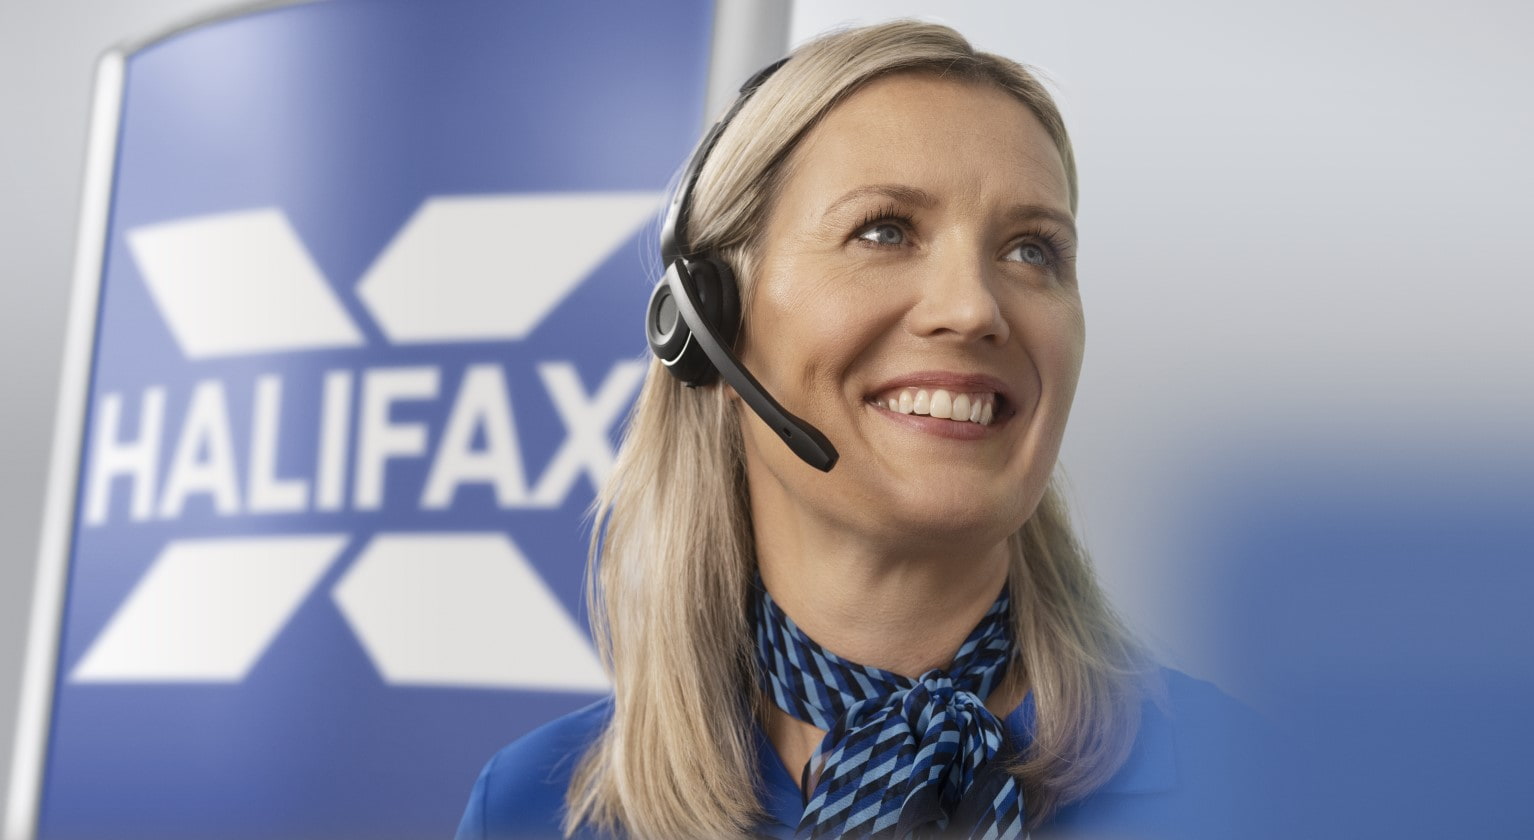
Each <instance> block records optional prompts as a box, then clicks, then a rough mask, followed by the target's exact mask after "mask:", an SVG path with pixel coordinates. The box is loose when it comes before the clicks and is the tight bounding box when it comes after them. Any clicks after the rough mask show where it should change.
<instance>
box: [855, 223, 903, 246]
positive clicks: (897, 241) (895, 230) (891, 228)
mask: <svg viewBox="0 0 1534 840" xmlns="http://www.w3.org/2000/svg"><path fill="white" fill-rule="evenodd" d="M858 239H861V240H863V241H864V242H872V243H873V244H875V245H903V244H905V231H903V230H901V229H900V226H899V225H897V224H893V223H891V222H881V223H879V224H875V225H869V226H868V227H866V228H863V232H862V233H859V234H858Z"/></svg>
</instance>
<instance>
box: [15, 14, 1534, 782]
mask: <svg viewBox="0 0 1534 840" xmlns="http://www.w3.org/2000/svg"><path fill="white" fill-rule="evenodd" d="M226 5H227V4H226V3H223V2H210V1H209V0H136V2H120V1H119V2H110V0H53V2H49V3H31V4H28V3H6V4H0V126H3V127H0V758H3V760H0V791H3V790H4V789H5V781H6V774H7V773H8V772H9V755H10V740H11V731H10V722H11V721H12V720H13V719H14V713H15V700H16V693H17V691H18V689H19V686H18V684H17V681H18V677H19V673H20V668H21V652H22V647H23V635H24V632H23V631H24V627H25V622H26V618H27V611H28V607H29V601H30V588H31V583H32V565H33V562H34V559H35V557H34V555H35V551H36V547H37V539H38V534H37V523H38V520H39V517H40V514H41V498H42V488H43V485H44V482H45V479H46V471H47V454H48V450H49V446H50V442H51V430H52V423H53V412H54V405H55V401H56V398H57V375H58V370H59V364H60V359H61V354H62V342H63V325H64V321H65V306H66V301H67V299H68V291H69V290H68V281H69V277H70V272H71V262H72V254H73V248H74V229H75V222H76V219H75V213H76V210H77V203H78V200H79V198H78V197H79V190H80V174H81V172H80V170H81V162H82V157H83V153H84V142H85V129H86V119H87V115H88V106H89V93H90V85H91V80H92V74H93V65H94V60H95V57H96V56H97V55H98V54H99V53H100V52H101V51H102V50H104V49H106V48H107V47H109V46H110V45H112V44H113V43H115V42H117V41H119V40H122V39H125V38H133V37H137V36H140V35H143V34H146V33H148V32H152V31H155V30H157V29H159V28H161V27H162V26H164V25H167V24H170V23H173V22H177V21H180V20H182V19H185V18H187V17H189V16H192V15H196V14H200V13H203V12H206V11H210V10H213V9H217V8H221V7H224V6H226ZM935 6H936V4H933V3H926V2H914V0H879V2H871V1H870V2H852V0H815V2H808V0H806V2H800V3H797V4H795V8H794V23H793V31H794V38H795V40H796V41H798V40H802V39H803V38H804V37H806V36H808V35H810V34H812V33H815V32H819V31H822V30H823V29H825V28H827V27H829V26H832V25H836V24H839V23H843V22H850V21H861V22H866V21H871V20H876V19H882V18H887V17H894V16H901V15H917V16H922V17H929V18H933V19H937V20H941V21H943V22H947V23H950V24H952V25H954V26H956V27H957V28H959V29H960V30H961V31H963V32H965V33H966V34H967V35H969V36H970V37H971V38H972V39H973V40H974V41H975V42H976V43H977V44H978V45H979V46H980V47H982V48H984V49H989V50H992V51H996V52H1001V53H1003V54H1006V55H1010V56H1013V57H1017V58H1019V59H1021V60H1024V61H1026V62H1029V63H1031V64H1034V65H1037V66H1039V67H1041V68H1042V69H1043V70H1045V71H1046V72H1047V73H1048V74H1049V75H1050V76H1052V77H1053V78H1054V79H1055V80H1056V83H1057V84H1056V89H1057V90H1058V92H1059V96H1060V100H1061V104H1062V107H1063V109H1064V111H1065V113H1066V117H1067V121H1068V123H1069V124H1070V126H1071V130H1072V133H1073V135H1074V137H1075V140H1076V145H1077V152H1078V156H1079V159H1080V165H1081V171H1082V184H1083V199H1082V212H1081V218H1080V223H1081V227H1082V231H1083V245H1084V248H1083V254H1082V257H1081V277H1082V289H1083V296H1084V298H1085V302H1086V307H1087V317H1088V325H1089V328H1088V329H1089V340H1088V356H1087V364H1086V369H1085V371H1084V374H1083V380H1082V383H1081V388H1080V391H1079V395H1078V399H1077V404H1076V407H1075V413H1074V415H1073V419H1072V427H1071V431H1070V433H1069V435H1068V438H1067V442H1066V450H1065V452H1064V453H1063V455H1062V461H1063V462H1064V464H1065V465H1066V467H1067V471H1068V474H1069V475H1070V477H1071V479H1072V485H1073V488H1074V493H1073V495H1074V499H1075V502H1076V505H1077V511H1078V518H1079V521H1080V524H1081V526H1082V528H1083V531H1084V533H1085V537H1086V540H1087V542H1088V545H1089V547H1090V548H1091V549H1092V550H1093V552H1094V553H1095V555H1096V557H1097V561H1098V564H1099V568H1100V569H1101V573H1102V575H1103V578H1104V581H1105V583H1106V585H1107V586H1108V588H1109V590H1110V592H1111V593H1112V594H1113V596H1114V597H1115V599H1116V601H1117V603H1118V604H1119V606H1120V608H1121V610H1122V611H1123V612H1124V613H1125V614H1126V616H1127V617H1128V618H1129V620H1130V621H1131V622H1132V623H1133V624H1134V625H1135V626H1136V627H1137V628H1139V629H1140V630H1141V632H1142V633H1143V634H1144V635H1145V636H1146V637H1147V638H1148V639H1150V640H1151V642H1152V644H1153V645H1154V646H1155V647H1156V648H1157V649H1158V650H1159V651H1160V652H1161V653H1162V655H1163V656H1164V657H1165V658H1166V659H1167V660H1169V661H1170V662H1172V663H1173V664H1177V665H1179V666H1181V667H1183V668H1184V669H1186V670H1188V671H1190V672H1192V673H1194V674H1197V675H1200V676H1204V677H1206V678H1211V679H1214V680H1215V681H1216V682H1220V683H1221V684H1222V685H1224V686H1225V687H1226V688H1227V689H1228V690H1230V691H1232V692H1234V693H1236V694H1238V695H1242V694H1244V693H1245V692H1244V691H1243V686H1242V685H1241V684H1240V683H1239V680H1238V679H1237V678H1236V677H1234V676H1232V675H1231V674H1230V673H1229V672H1227V671H1225V670H1223V666H1222V661H1221V651H1220V650H1219V649H1218V646H1217V641H1218V640H1217V639H1215V638H1214V637H1213V636H1212V634H1210V633H1209V632H1208V625H1207V622H1206V621H1205V620H1204V617H1203V616H1201V613H1200V610H1199V609H1198V599H1199V598H1200V597H1202V595H1201V594H1200V593H1199V591H1198V589H1197V587H1196V586H1190V585H1189V583H1190V581H1196V580H1197V579H1198V576H1199V574H1200V569H1199V568H1198V567H1197V565H1196V562H1195V559H1194V558H1196V557H1197V554H1196V552H1193V551H1191V550H1189V546H1190V541H1191V540H1192V539H1193V537H1192V536H1190V534H1189V533H1188V530H1189V529H1188V523H1189V522H1196V521H1197V518H1198V515H1199V511H1198V510H1197V508H1196V505H1197V501H1196V500H1197V499H1199V498H1201V493H1204V492H1205V491H1207V488H1208V486H1209V484H1208V482H1209V481H1210V480H1211V477H1212V476H1218V475H1220V474H1222V471H1228V470H1229V469H1231V468H1232V465H1234V466H1235V468H1239V466H1240V464H1241V463H1243V459H1244V458H1247V457H1248V456H1250V455H1252V453H1254V452H1258V453H1267V454H1272V453H1280V454H1281V453H1286V452H1290V453H1302V454H1304V455H1305V456H1306V457H1312V458H1326V457H1329V454H1332V453H1334V454H1336V455H1337V456H1338V457H1364V458H1366V459H1367V458H1369V457H1375V456H1378V457H1380V458H1401V457H1413V456H1431V460H1434V461H1441V462H1444V463H1454V464H1460V465H1466V466H1465V468H1467V469H1474V468H1475V465H1477V464H1487V465H1492V464H1495V463H1498V462H1502V461H1505V460H1506V459H1507V458H1508V457H1510V456H1511V455H1515V454H1517V455H1527V454H1528V453H1530V452H1531V451H1534V445H1531V442H1530V439H1529V435H1528V433H1527V432H1526V431H1525V430H1526V429H1528V428H1534V385H1531V377H1530V371H1531V370H1534V341H1531V340H1530V338H1529V332H1530V331H1529V328H1528V323H1529V321H1530V319H1531V316H1534V284H1531V283H1530V280H1531V279H1534V278H1531V273H1534V272H1531V270H1530V268H1529V261H1528V258H1527V256H1526V250H1527V243H1528V241H1529V234H1528V231H1529V230H1530V229H1531V222H1534V209H1531V199H1530V195H1531V194H1534V166H1531V165H1530V164H1529V163H1528V162H1527V160H1526V158H1525V154H1526V152H1527V150H1528V149H1529V148H1534V109H1531V108H1530V107H1529V105H1528V90H1529V86H1530V82H1531V81H1534V58H1531V57H1530V54H1529V52H1528V50H1527V48H1526V46H1527V45H1526V43H1525V41H1526V38H1525V37H1524V34H1525V33H1527V32H1530V31H1534V8H1531V7H1529V6H1527V5H1525V4H1515V3H1510V2H1506V0H1500V2H1499V0H1480V2H1460V3H1456V4H1453V5H1451V4H1449V3H1448V2H1415V3H1413V2H1408V3H1385V2H1371V1H1370V0H1353V1H1352V2H1346V3H1340V4H1339V3H1331V2H1321V0H1293V2H1288V3H1283V4H1276V3H1275V4H1268V5H1266V6H1252V5H1238V6H1232V5H1231V4H1224V3H1218V2H1215V0H1172V2H1166V3H1158V4H1153V5H1151V6H1147V5H1145V4H1138V3H1132V2H1102V3H1092V4H1054V3H1018V2H1005V1H1004V0H985V2H981V0H971V2H945V3H943V4H942V5H941V10H942V11H941V16H934V15H933V10H934V8H935ZM1422 571H1423V570H1415V569H1402V570H1401V574H1403V575H1411V574H1419V573H1421V572H1422ZM1387 583H1388V582H1387Z"/></svg>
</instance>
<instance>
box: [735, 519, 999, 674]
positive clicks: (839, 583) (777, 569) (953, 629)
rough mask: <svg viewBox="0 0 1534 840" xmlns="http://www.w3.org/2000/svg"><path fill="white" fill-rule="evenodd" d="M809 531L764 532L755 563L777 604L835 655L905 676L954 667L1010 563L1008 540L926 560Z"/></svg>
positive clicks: (927, 557) (920, 555) (950, 552)
mask: <svg viewBox="0 0 1534 840" xmlns="http://www.w3.org/2000/svg"><path fill="white" fill-rule="evenodd" d="M802 535H803V532H802V531H798V532H795V533H790V534H784V533H780V534H765V535H764V534H763V533H762V532H761V531H760V530H759V532H758V537H757V546H756V548H757V562H758V565H759V567H760V569H761V573H762V580H763V582H764V583H765V584H766V585H767V591H768V592H770V593H772V597H773V600H775V601H777V603H778V605H779V606H781V607H782V608H783V611H784V612H785V613H787V614H788V617H789V618H791V619H793V620H794V623H795V624H797V625H798V626H799V629H801V630H803V631H804V632H805V633H806V634H807V635H808V636H809V637H810V638H812V639H814V640H815V641H816V642H818V643H819V644H820V645H821V646H822V647H825V648H826V649H827V650H829V651H831V652H832V653H835V654H836V655H837V656H840V657H842V658H844V659H850V660H852V661H853V662H857V663H859V664H862V665H867V666H870V667H874V668H881V669H883V670H886V671H893V672H894V673H897V674H900V675H902V676H906V677H918V676H920V675H921V674H923V673H925V672H926V671H929V670H931V669H933V668H947V667H948V666H949V665H950V664H951V663H952V661H953V656H954V654H955V653H957V652H958V650H959V647H960V645H962V644H963V643H964V640H965V639H966V638H968V637H969V634H970V632H971V631H973V630H974V629H975V625H977V624H979V623H980V620H981V619H982V618H983V617H984V616H985V613H986V611H987V610H989V609H990V607H991V605H992V604H993V603H995V601H996V597H997V596H998V595H999V594H1001V590H1002V587H1003V586H1005V585H1006V580H1007V572H1008V569H1009V566H1010V562H1009V561H1010V551H1009V548H1008V546H1007V544H1006V542H1005V541H1003V542H1001V543H999V544H996V545H994V546H990V547H989V548H985V547H977V546H963V547H956V548H955V549H954V550H952V551H945V552H942V553H941V554H936V553H934V554H921V553H914V552H913V553H897V552H895V551H891V550H889V549H888V547H877V546H866V545H860V544H859V541H857V540H850V539H823V540H813V541H806V540H803V539H794V537H802ZM809 542H814V543H818V544H814V545H811V544H807V543H809Z"/></svg>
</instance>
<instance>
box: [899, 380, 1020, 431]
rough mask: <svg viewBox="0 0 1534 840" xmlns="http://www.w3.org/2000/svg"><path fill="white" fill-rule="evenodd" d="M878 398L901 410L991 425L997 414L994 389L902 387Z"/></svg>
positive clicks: (905, 412) (901, 412) (908, 412)
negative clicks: (958, 390) (966, 391)
mask: <svg viewBox="0 0 1534 840" xmlns="http://www.w3.org/2000/svg"><path fill="white" fill-rule="evenodd" d="M874 402H875V403H876V404H878V405H880V406H882V407H885V408H888V409H889V410H890V411H893V412H896V413H897V414H926V415H931V416H933V417H940V418H943V419H945V420H954V421H957V422H960V423H965V422H968V423H979V424H980V425H982V426H989V425H991V423H992V421H994V420H995V418H996V395H995V394H994V393H980V394H955V393H952V392H950V391H946V390H944V389H942V388H933V389H932V390H930V391H929V390H927V389H926V388H901V389H900V392H899V393H896V394H888V395H886V396H885V397H884V398H882V399H876V400H874Z"/></svg>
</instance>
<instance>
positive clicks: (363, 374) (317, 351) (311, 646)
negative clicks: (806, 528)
mask: <svg viewBox="0 0 1534 840" xmlns="http://www.w3.org/2000/svg"><path fill="white" fill-rule="evenodd" d="M711 24H712V3H710V2H706V0H668V2H666V3H659V4H657V3H645V4H635V3H623V2H617V1H616V0H613V2H601V3H581V4H563V3H553V2H548V3H490V2H484V3H457V2H454V3H443V2H390V1H388V0H385V1H384V2H360V0H359V1H358V2H345V1H343V2H331V3H316V4H309V5H298V6H284V7H278V8H274V9H269V10H266V11H261V12H256V13H252V14H248V15H245V16H241V17H237V18H231V19H227V20H223V21H218V22H214V23H210V24H206V25H203V26H199V27H196V28H193V29H190V30H187V31H185V32H182V33H180V34H176V35H173V36H170V37H168V38H165V39H163V40H160V41H158V42H155V43H153V44H151V45H149V46H147V47H145V48H143V49H141V50H139V51H137V52H134V53H132V54H130V55H128V56H127V57H126V60H125V64H124V68H125V76H124V87H123V93H124V98H123V105H122V123H121V127H120V135H119V145H118V149H117V162H116V166H115V170H114V180H113V185H112V190H111V195H110V212H111V215H110V222H109V224H108V227H107V236H106V242H105V252H104V267H103V271H102V274H101V278H100V306H99V312H98V316H97V321H96V342H95V346H94V356H93V360H92V366H91V373H90V385H89V403H88V411H87V414H86V419H85V424H84V435H83V440H82V441H81V446H82V447H83V449H82V458H81V469H80V472H79V475H78V484H77V487H78V491H77V498H76V517H75V523H74V532H73V543H72V554H71V557H70V563H69V571H68V579H67V601H66V609H65V613H64V616H63V618H64V621H63V632H62V637H61V643H60V649H59V658H58V668H57V679H56V685H55V694H54V705H53V710H52V728H51V731H50V734H49V742H48V745H47V756H46V772H45V776H44V781H43V791H42V793H43V796H42V799H41V805H40V811H39V820H38V835H39V836H41V837H72V838H76V837H112V838H124V837H153V838H162V839H163V838H171V837H223V838H243V837H298V836H312V837H329V838H343V837H368V838H387V837H421V836H444V835H447V834H449V833H451V831H452V830H453V827H454V826H455V825H456V823H457V819H458V816H459V813H460V811H461V809H462V807H463V804H464V802H465V800H466V797H467V794H468V791H469V788H470V786H471V784H472V782H473V780H474V778H475V776H476V774H477V772H478V770H479V768H480V766H481V764H482V763H483V762H484V760H485V759H486V758H488V756H489V755H490V754H491V753H493V752H494V750H495V749H496V748H497V747H499V746H500V745H502V744H504V743H505V742H506V741H508V740H510V739H512V738H514V737H516V736H517V735H519V734H521V733H522V732H525V731H526V730H528V729H529V728H531V727H532V726H534V725H536V724H538V723H540V722H542V721H545V720H548V719H550V718H552V717H554V716H557V715H558V714H560V713H562V712H563V711H565V710H568V709H571V708H574V707H575V706H578V705H584V704H585V703H587V702H590V700H591V699H592V698H593V697H594V696H595V695H597V694H600V693H602V692H605V691H606V679H605V677H604V676H603V672H602V669H601V668H600V666H599V664H598V661H597V659H596V656H595V653H594V651H593V649H592V646H591V643H590V641H589V639H588V638H587V636H586V631H585V629H584V628H585V622H584V619H583V616H582V615H581V613H580V611H579V609H578V606H579V604H580V603H581V581H582V575H583V570H584V563H585V546H586V539H587V531H586V527H587V526H586V525H585V523H584V522H583V518H584V514H585V511H586V509H587V507H588V505H589V504H590V501H591V498H592V494H593V489H594V488H595V487H596V486H598V485H599V484H600V483H601V481H602V480H603V478H604V477H605V476H606V475H607V474H608V472H609V470H610V469H611V465H612V456H613V450H614V445H615V442H616V439H617V438H616V436H617V434H618V433H619V431H620V429H621V425H622V421H623V418H624V417H625V414H626V411H627V409H628V406H629V405H630V403H631V401H632V399H633V397H634V395H635V393H636V392H637V389H638V386H639V383H640V380H641V378H642V374H643V371H644V365H645V358H644V353H645V346H644V340H643V338H642V335H641V330H640V319H641V317H642V312H643V309H644V304H645V301H646V298H647V295H648V292H649V289H650V284H651V283H652V282H653V279H654V276H655V272H656V270H657V266H656V265H654V264H653V263H654V260H653V259H647V256H649V255H653V253H654V246H653V244H651V243H652V242H653V237H654V231H655V219H656V216H657V215H658V213H659V212H660V210H661V209H662V205H663V202H664V192H665V189H666V186H667V183H668V180H669V179H670V177H671V176H672V175H673V174H674V172H675V170H676V169H677V168H678V166H679V165H680V163H681V162H682V160H683V158H684V157H685V155H686V153H687V151H688V150H689V149H690V147H691V144H692V143H693V142H694V140H695V139H696V137H697V134H698V131H699V129H700V126H701V125H702V123H703V120H704V113H703V110H704V106H703V103H704V96H705V87H706V79H707V71H708V62H709V48H710V38H711Z"/></svg>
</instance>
